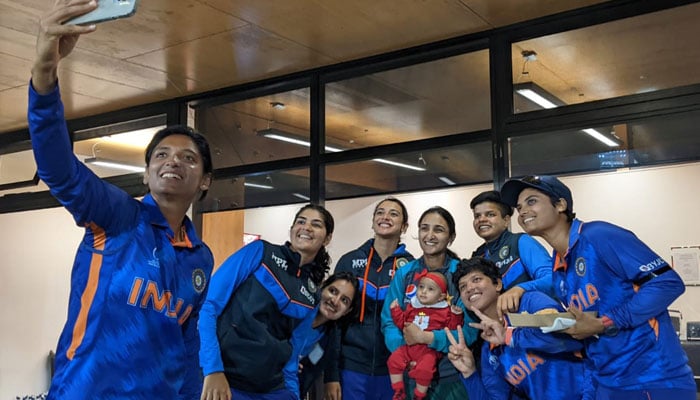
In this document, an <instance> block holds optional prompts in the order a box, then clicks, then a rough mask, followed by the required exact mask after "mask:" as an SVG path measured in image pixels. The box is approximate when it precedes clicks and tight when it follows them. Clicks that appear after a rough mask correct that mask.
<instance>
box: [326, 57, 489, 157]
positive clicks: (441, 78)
mask: <svg viewBox="0 0 700 400" xmlns="http://www.w3.org/2000/svg"><path fill="white" fill-rule="evenodd" d="M488 57H489V55H488V51H487V50H483V51H477V52H473V53H469V54H463V55H459V56H454V57H449V58H444V59H440V60H437V61H432V62H427V63H422V64H416V65H411V66H408V67H404V68H398V69H394V70H390V71H384V72H379V73H375V74H371V75H367V76H362V77H359V78H353V79H348V80H344V81H339V82H333V83H329V84H327V85H326V94H325V96H326V99H325V100H326V106H325V107H326V108H325V114H326V120H325V124H326V146H327V147H326V151H342V150H348V149H356V148H363V147H371V146H377V145H383V144H390V143H401V142H408V141H412V140H417V139H426V138H432V137H440V136H447V135H452V134H455V133H464V132H472V131H478V130H484V129H489V128H490V127H491V111H490V97H489V92H490V86H489V67H488Z"/></svg>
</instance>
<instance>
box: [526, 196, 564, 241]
mask: <svg viewBox="0 0 700 400" xmlns="http://www.w3.org/2000/svg"><path fill="white" fill-rule="evenodd" d="M516 209H517V210H518V224H520V226H521V227H522V228H523V230H524V231H525V232H527V233H528V234H529V235H533V236H542V234H543V233H545V232H547V231H549V230H551V229H552V228H554V227H555V226H556V224H557V223H559V222H560V221H564V222H566V214H563V213H564V212H565V211H566V201H564V200H562V199H560V200H559V201H557V202H556V204H554V205H552V201H551V199H550V198H549V196H548V195H546V194H545V193H542V192H540V191H539V190H536V189H531V188H527V189H523V191H522V192H520V194H519V195H518V204H517V205H516Z"/></svg>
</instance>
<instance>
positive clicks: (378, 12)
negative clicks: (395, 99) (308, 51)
mask: <svg viewBox="0 0 700 400" xmlns="http://www.w3.org/2000/svg"><path fill="white" fill-rule="evenodd" d="M203 1H204V2H206V3H207V4H210V5H212V6H213V7H216V8H218V9H220V10H226V11H227V12H231V13H233V14H234V15H238V16H239V17H240V18H241V19H244V20H246V21H248V22H249V23H251V24H254V25H257V26H260V27H261V28H262V29H265V30H267V31H270V32H273V33H275V34H277V35H278V36H282V37H286V38H288V39H289V40H291V41H294V42H296V43H298V44H300V45H303V46H306V47H309V48H312V49H315V50H316V51H318V52H320V53H323V54H325V55H327V56H330V57H333V58H335V59H336V60H338V61H346V60H349V59H354V58H359V57H364V56H368V55H373V54H378V53H383V52H387V51H390V50H395V49H397V48H403V47H410V46H413V45H418V44H423V43H429V42H433V41H436V40H440V39H446V38H449V37H454V36H458V35H461V34H466V33H472V32H477V31H481V30H484V29H487V28H489V26H488V24H487V23H486V22H485V21H484V20H482V19H481V18H479V17H478V16H476V15H474V14H473V13H472V12H470V11H469V9H467V8H466V7H465V6H464V5H463V4H462V3H461V2H460V1H458V0H442V1H439V2H437V1H412V2H410V6H407V5H406V3H403V2H400V1H395V0H355V1H347V0H308V1H301V2H300V1H288V2H275V4H274V6H271V7H260V2H259V1H257V0H242V1H241V0H203ZM436 21H439V23H436ZM399 44H400V45H399ZM397 45H398V46H397Z"/></svg>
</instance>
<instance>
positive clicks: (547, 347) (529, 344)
mask: <svg viewBox="0 0 700 400" xmlns="http://www.w3.org/2000/svg"><path fill="white" fill-rule="evenodd" d="M547 309H552V310H556V311H557V312H564V308H563V307H562V306H561V305H560V304H559V303H558V302H556V301H555V300H554V299H552V298H551V297H549V296H547V295H545V294H544V293H539V292H527V293H525V294H524V295H523V297H522V298H521V301H520V308H519V310H518V311H519V312H527V313H530V314H535V313H537V312H539V311H542V310H547ZM512 334H513V335H512V337H511V341H510V343H509V346H510V347H517V348H520V349H529V350H538V351H542V352H545V353H550V354H554V353H568V352H575V351H579V350H581V349H582V348H583V343H582V342H581V341H578V340H576V339H574V338H572V337H571V336H569V335H567V334H564V333H556V332H554V333H544V332H542V331H541V330H540V329H539V328H515V329H513V332H512Z"/></svg>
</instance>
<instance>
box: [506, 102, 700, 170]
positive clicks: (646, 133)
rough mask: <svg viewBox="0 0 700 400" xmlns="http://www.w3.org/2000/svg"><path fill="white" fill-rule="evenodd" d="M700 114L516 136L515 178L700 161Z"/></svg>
mask: <svg viewBox="0 0 700 400" xmlns="http://www.w3.org/2000/svg"><path fill="white" fill-rule="evenodd" d="M699 124H700V111H690V112H685V113H677V114H671V115H665V116H660V117H653V118H646V119H640V120H635V121H631V122H628V123H619V124H615V125H612V126H598V127H592V128H585V129H576V130H563V131H554V132H544V133H539V134H534V135H528V136H521V137H512V138H510V139H509V146H510V175H511V176H523V175H529V174H561V173H567V172H577V171H597V170H605V169H615V168H626V167H634V166H642V165H650V164H660V163H674V162H684V161H692V160H697V159H699V158H700V136H699V135H697V134H696V129H697V126H698V125H699Z"/></svg>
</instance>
